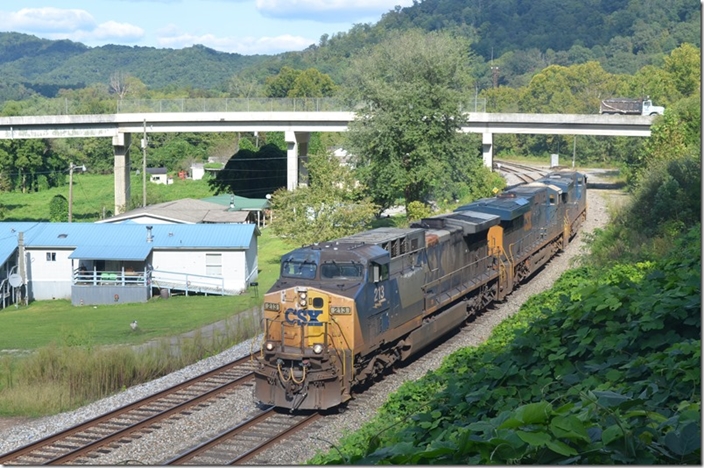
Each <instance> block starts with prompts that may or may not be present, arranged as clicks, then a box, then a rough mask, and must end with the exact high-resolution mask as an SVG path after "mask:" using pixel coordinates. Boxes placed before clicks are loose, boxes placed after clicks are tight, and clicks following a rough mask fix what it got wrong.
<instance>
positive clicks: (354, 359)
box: [255, 172, 587, 411]
mask: <svg viewBox="0 0 704 468" xmlns="http://www.w3.org/2000/svg"><path fill="white" fill-rule="evenodd" d="M586 214H587V181H586V177H585V176H584V175H583V174H581V173H578V172H555V173H551V174H550V175H548V176H546V177H545V178H542V179H540V180H538V181H536V182H533V183H529V184H526V185H520V186H517V187H514V188H512V189H509V190H506V191H504V192H502V193H500V194H498V195H497V196H496V197H493V198H485V199H481V200H477V201H475V202H472V203H470V204H468V205H464V206H461V207H459V208H458V209H457V210H455V212H453V213H448V214H443V215H438V216H434V217H431V218H425V219H422V220H421V221H419V222H416V223H414V224H412V225H411V227H410V228H407V229H399V228H379V229H373V230H370V231H365V232H361V233H358V234H354V235H351V236H348V237H344V238H341V239H337V240H333V241H329V242H324V243H320V244H315V245H310V246H306V247H303V248H300V249H296V250H294V251H292V252H290V253H288V254H286V255H284V256H283V257H282V258H281V272H280V278H279V279H278V281H277V282H276V283H275V284H274V286H272V288H271V289H270V290H269V291H268V292H267V293H266V295H265V296H264V341H263V343H262V348H261V350H260V351H259V353H258V356H257V359H258V366H257V369H256V370H255V397H256V398H257V399H258V400H259V401H261V402H262V403H264V404H267V405H274V406H277V407H282V408H289V409H291V410H292V411H293V410H296V409H328V408H332V407H335V406H337V405H340V404H341V403H344V402H345V401H347V400H349V399H351V398H352V392H353V389H354V388H355V387H356V386H358V385H360V384H362V383H365V382H369V381H371V380H372V379H374V378H375V377H377V376H378V375H380V374H381V373H382V372H384V370H385V369H387V368H388V367H390V366H393V365H394V364H395V363H397V362H399V361H403V360H406V359H408V358H409V357H410V356H412V355H413V354H415V353H416V352H418V351H420V350H422V349H423V348H425V347H426V346H428V345H430V344H431V343H432V342H434V341H436V340H438V339H440V338H441V337H442V336H443V335H445V334H447V333H448V332H450V331H452V330H453V329H456V328H457V327H460V326H461V325H462V324H463V323H464V322H465V321H466V320H467V319H468V318H469V317H471V316H472V315H474V314H476V313H477V312H479V311H480V310H482V309H484V308H485V307H486V306H487V305H488V304H489V303H490V302H492V301H500V300H502V299H504V298H505V297H506V295H507V294H509V293H510V292H511V291H512V290H513V289H514V287H515V286H516V285H517V284H518V283H520V282H521V281H522V280H524V279H526V278H527V277H529V276H530V275H531V274H532V273H533V272H535V271H536V270H537V269H538V268H540V267H541V266H542V265H543V264H545V263H546V262H547V261H548V260H549V259H550V258H551V257H552V256H553V255H555V254H556V253H557V252H558V251H560V250H563V249H565V248H566V247H567V245H568V242H569V240H570V239H571V238H572V237H573V236H574V235H575V234H576V233H577V230H578V229H579V227H580V225H581V224H582V222H583V221H584V220H585V219H586Z"/></svg>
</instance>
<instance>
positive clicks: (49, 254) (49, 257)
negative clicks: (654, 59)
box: [46, 252, 56, 262]
mask: <svg viewBox="0 0 704 468" xmlns="http://www.w3.org/2000/svg"><path fill="white" fill-rule="evenodd" d="M46 261H47V262H55V261H56V252H47V253H46Z"/></svg>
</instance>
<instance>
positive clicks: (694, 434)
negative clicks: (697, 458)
mask: <svg viewBox="0 0 704 468" xmlns="http://www.w3.org/2000/svg"><path fill="white" fill-rule="evenodd" d="M665 445H667V448H668V449H670V450H671V451H672V453H674V454H676V455H680V456H683V455H688V454H690V453H692V452H694V451H695V450H697V449H700V448H701V446H702V440H701V429H700V428H699V427H698V425H697V424H695V423H690V424H687V425H686V426H684V427H683V428H682V430H680V431H670V432H668V433H667V435H665Z"/></svg>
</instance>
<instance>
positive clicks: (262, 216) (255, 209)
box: [203, 193, 272, 227]
mask: <svg viewBox="0 0 704 468" xmlns="http://www.w3.org/2000/svg"><path fill="white" fill-rule="evenodd" d="M203 201H204V202H209V203H216V204H218V205H221V206H226V207H227V209H228V211H230V212H237V211H246V212H249V213H252V214H253V216H252V217H251V218H249V219H250V222H255V223H256V224H257V226H259V227H265V226H266V225H267V219H268V220H269V222H271V217H272V214H271V201H269V200H267V199H266V198H245V197H240V196H237V195H233V194H226V193H223V194H220V195H216V196H214V197H208V198H203Z"/></svg>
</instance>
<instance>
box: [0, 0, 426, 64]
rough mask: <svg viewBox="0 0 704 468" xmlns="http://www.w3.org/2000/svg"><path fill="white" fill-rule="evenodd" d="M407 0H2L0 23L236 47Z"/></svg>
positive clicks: (37, 30) (51, 32) (329, 26)
mask: <svg viewBox="0 0 704 468" xmlns="http://www.w3.org/2000/svg"><path fill="white" fill-rule="evenodd" d="M412 4H413V0H2V1H0V31H2V32H20V33H25V34H31V35H33V36H37V37H40V38H44V39H54V40H56V39H69V40H71V41H74V42H80V43H83V44H85V45H87V46H89V47H96V46H101V45H105V44H119V45H126V46H146V47H156V48H169V49H181V48H184V47H190V46H192V45H194V44H202V45H204V46H206V47H209V48H211V49H215V50H219V51H222V52H231V53H238V54H242V55H255V54H278V53H281V52H288V51H297V50H303V49H305V48H306V47H308V46H310V45H311V44H317V43H319V41H320V37H321V36H322V35H323V34H328V35H329V36H332V35H333V34H335V33H339V32H346V31H349V30H350V28H352V26H353V25H355V24H361V23H376V22H377V21H379V20H380V19H381V16H382V15H383V14H384V13H386V12H388V11H389V10H392V9H393V8H394V7H395V6H396V5H398V6H402V7H405V6H410V5H412Z"/></svg>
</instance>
